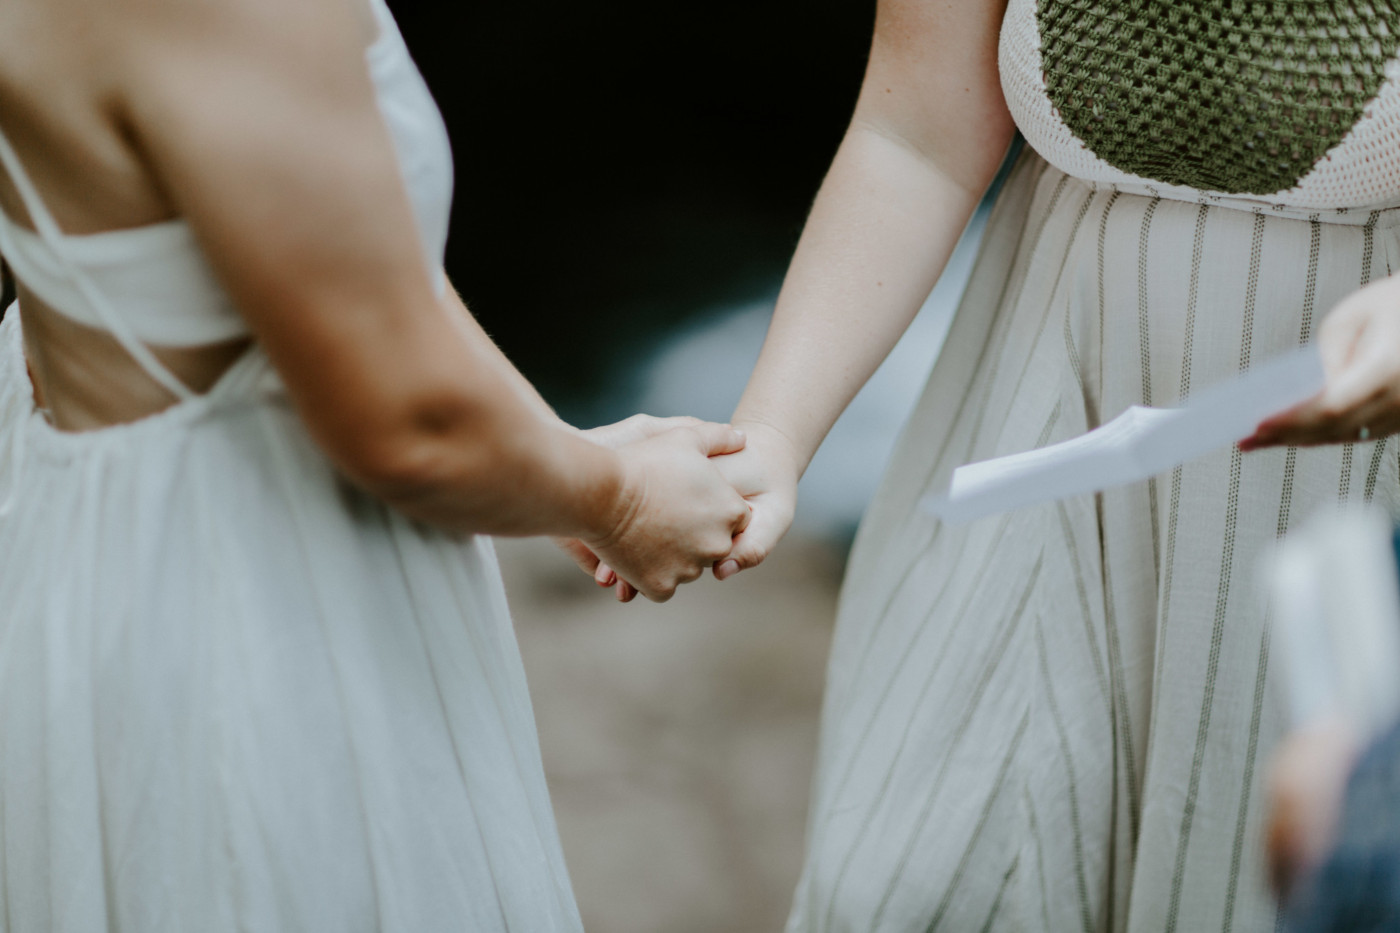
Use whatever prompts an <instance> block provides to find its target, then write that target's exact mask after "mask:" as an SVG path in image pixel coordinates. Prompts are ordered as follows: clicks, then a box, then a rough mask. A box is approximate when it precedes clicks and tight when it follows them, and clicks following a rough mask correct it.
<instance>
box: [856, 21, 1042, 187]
mask: <svg viewBox="0 0 1400 933" xmlns="http://www.w3.org/2000/svg"><path fill="white" fill-rule="evenodd" d="M1005 11H1006V0H880V4H879V11H878V14H877V16H876V21H875V38H874V42H873V45H872V47H871V53H870V63H869V65H868V67H867V69H866V75H865V83H864V85H863V86H862V88H861V94H860V101H859V103H858V104H857V106H856V115H855V123H856V125H861V126H865V127H867V128H869V129H871V130H873V131H875V132H878V133H881V134H883V135H886V136H889V137H891V138H894V139H896V140H898V141H899V142H901V143H902V144H905V145H907V146H910V147H911V148H913V149H915V150H916V151H918V152H919V153H920V154H921V155H922V156H924V157H926V158H928V159H930V160H931V161H934V162H936V163H937V164H938V166H939V168H940V169H941V170H942V171H944V172H945V173H946V174H947V175H948V176H949V177H950V178H952V179H953V180H955V181H957V182H958V183H959V184H962V185H963V186H965V187H968V188H969V189H970V190H971V191H972V193H973V194H974V195H978V194H980V193H981V190H982V188H983V187H985V185H986V184H987V182H988V181H990V179H991V175H992V173H994V172H995V170H996V166H997V164H998V163H999V162H1000V160H1001V158H1002V156H1003V155H1004V154H1005V152H1006V147H1007V145H1009V143H1010V140H1011V135H1012V132H1013V130H1014V124H1013V123H1012V121H1011V115H1010V113H1008V112H1007V109H1006V100H1005V97H1004V96H1003V94H1002V90H1001V80H1000V77H999V74H998V70H997V44H998V38H999V35H1000V32H1001V22H1002V18H1003V16H1004V14H1005Z"/></svg>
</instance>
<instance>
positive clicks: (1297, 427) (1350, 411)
mask: <svg viewBox="0 0 1400 933" xmlns="http://www.w3.org/2000/svg"><path fill="white" fill-rule="evenodd" d="M1318 342H1319V345H1320V352H1321V353H1322V357H1323V368H1324V370H1325V371H1326V373H1327V385H1326V387H1325V388H1324V389H1323V391H1322V392H1320V393H1319V394H1318V395H1317V396H1316V397H1315V398H1313V399H1310V400H1308V401H1307V402H1304V403H1303V404H1301V405H1298V406H1297V407H1295V408H1293V409H1290V410H1289V411H1286V412H1283V413H1282V414H1279V415H1276V416H1274V417H1272V418H1269V419H1267V420H1266V421H1264V422H1263V423H1262V424H1260V425H1259V428H1258V429H1257V430H1256V431H1255V433H1254V434H1253V435H1252V436H1250V437H1249V438H1247V439H1245V440H1244V441H1242V442H1241V444H1240V446H1241V448H1242V449H1244V450H1247V451H1248V450H1255V449H1257V448H1260V447H1271V446H1276V445H1282V444H1291V445H1298V446H1309V445H1316V444H1337V443H1348V442H1354V441H1358V440H1367V439H1373V438H1379V437H1384V436H1386V435H1388V434H1393V433H1395V432H1396V431H1397V429H1400V313H1397V311H1396V309H1389V310H1380V309H1379V305H1378V304H1376V303H1375V298H1374V297H1373V296H1371V295H1370V294H1369V293H1367V292H1362V293H1359V294H1358V295H1357V296H1355V297H1354V298H1353V299H1349V300H1348V301H1347V302H1344V303H1343V304H1342V305H1340V306H1339V307H1338V308H1337V310H1336V311H1334V312H1333V313H1332V314H1330V315H1328V317H1327V320H1326V321H1325V322H1324V325H1323V328H1322V330H1321V333H1320V335H1319V340H1318Z"/></svg>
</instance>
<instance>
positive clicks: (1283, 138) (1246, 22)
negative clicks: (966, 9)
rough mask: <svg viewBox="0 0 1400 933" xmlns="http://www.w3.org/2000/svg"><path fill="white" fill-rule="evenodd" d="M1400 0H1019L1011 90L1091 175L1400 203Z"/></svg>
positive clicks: (1195, 190)
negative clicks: (1266, 0) (1251, 0)
mask: <svg viewBox="0 0 1400 933" xmlns="http://www.w3.org/2000/svg"><path fill="white" fill-rule="evenodd" d="M1397 53H1400V3H1397V2H1395V0H1328V2H1309V3H1297V2H1285V3H1264V4H1261V3H1244V2H1240V0H1127V2H1121V3H1120V2H1109V0H1010V2H1009V5H1008V9H1007V13H1006V19H1005V21H1004V23H1003V26H1002V33H1001V49H1000V64H1001V75H1002V86H1003V89H1004V91H1005V94H1006V99H1007V103H1008V105H1009V107H1010V108H1011V113H1012V115H1013V116H1014V117H1015V119H1016V123H1017V125H1018V126H1019V127H1020V129H1021V132H1022V133H1023V134H1024V135H1025V137H1026V140H1027V142H1029V143H1030V145H1031V146H1032V147H1034V148H1035V149H1036V151H1037V152H1039V153H1040V154H1041V155H1042V156H1043V157H1044V158H1045V159H1046V160H1047V161H1049V162H1050V163H1051V164H1053V165H1055V166H1056V167H1057V168H1059V169H1061V170H1062V171H1064V172H1066V173H1067V174H1070V175H1073V176H1075V177H1078V178H1082V179H1084V180H1087V181H1091V182H1096V183H1104V184H1113V185H1116V186H1118V187H1120V188H1123V189H1125V190H1130V191H1138V192H1141V193H1155V194H1160V195H1162V196H1166V197H1173V198H1181V199H1185V200H1193V201H1194V200H1206V201H1212V202H1221V203H1232V202H1238V204H1239V205H1240V206H1247V205H1253V206H1268V207H1273V208H1277V209H1281V210H1287V209H1299V210H1335V209H1341V208H1350V209H1360V208H1380V207H1393V206H1397V205H1400V57H1398V56H1397Z"/></svg>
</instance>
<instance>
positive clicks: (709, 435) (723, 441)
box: [689, 422, 747, 457]
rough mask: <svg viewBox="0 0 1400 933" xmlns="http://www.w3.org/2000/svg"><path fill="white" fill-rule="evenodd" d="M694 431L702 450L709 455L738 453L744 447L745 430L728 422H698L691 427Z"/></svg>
mask: <svg viewBox="0 0 1400 933" xmlns="http://www.w3.org/2000/svg"><path fill="white" fill-rule="evenodd" d="M689 430H690V431H692V432H694V434H695V438H696V442H697V445H696V446H698V447H699V448H700V452H701V453H702V454H704V455H705V456H707V457H718V456H722V455H723V454H737V453H738V452H739V451H741V450H743V449H744V444H745V442H746V440H747V439H746V438H745V436H744V432H743V431H740V430H739V429H738V428H735V427H731V426H730V425H727V424H710V423H708V422H707V423H705V424H697V425H694V426H693V427H691V428H689Z"/></svg>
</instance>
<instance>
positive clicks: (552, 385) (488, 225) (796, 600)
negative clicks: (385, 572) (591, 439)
mask: <svg viewBox="0 0 1400 933" xmlns="http://www.w3.org/2000/svg"><path fill="white" fill-rule="evenodd" d="M390 5H391V6H392V7H393V8H394V11H395V14H396V16H397V17H398V19H399V23H400V27H401V28H402V30H403V32H404V34H405V37H406V39H407V40H408V44H409V46H410V48H411V50H412V51H413V53H414V57H415V58H416V59H417V61H418V64H419V66H420V68H421V69H422V71H423V73H424V75H425V76H426V78H427V80H428V83H429V85H430V86H431V87H432V89H433V92H434V95H435V96H436V98H437V100H438V103H439V105H440V106H441V108H442V110H443V113H444V115H445V117H446V119H447V122H448V126H449V130H450V131H451V135H452V141H453V146H454V150H455V155H456V161H457V194H456V201H455V208H454V216H453V235H452V240H451V242H450V244H449V249H448V267H449V272H450V273H451V275H452V277H453V280H454V281H455V283H456V284H457V287H458V288H459V289H460V290H461V291H462V293H463V295H464V296H465V297H466V299H467V302H468V304H469V305H470V307H471V308H472V310H473V312H474V313H475V314H476V316H477V317H478V318H479V319H480V320H481V322H482V323H483V325H484V326H485V327H486V329H487V330H488V331H489V332H490V333H491V334H492V335H493V336H494V337H495V338H496V340H497V341H498V342H499V343H500V345H501V347H502V348H503V349H504V351H505V352H506V354H507V355H508V356H509V357H510V358H511V359H512V360H514V361H515V363H516V365H518V366H519V367H520V368H521V370H523V371H524V373H525V374H526V375H527V376H528V377H529V378H530V379H531V380H532V381H533V382H534V383H535V384H536V385H537V386H539V387H540V389H541V391H542V392H543V393H544V395H545V397H546V398H547V399H548V400H549V401H550V403H551V404H553V405H554V406H555V408H556V409H558V410H559V412H560V413H561V414H562V415H563V416H564V417H565V418H567V419H568V420H570V421H572V422H573V423H575V424H579V425H582V426H589V425H593V424H600V423H604V422H608V421H613V420H616V419H618V418H622V417H625V416H626V415H629V414H632V413H633V412H636V411H648V412H650V413H652V414H658V415H667V414H693V415H698V416H701V417H705V418H711V419H715V420H725V419H727V418H728V416H729V414H730V412H731V410H732V408H733V405H734V403H735V402H736V401H737V400H738V397H739V394H740V392H741V391H742V389H743V382H744V380H745V378H746V377H747V375H748V372H749V369H750V368H751V366H752V364H753V362H754V360H755V359H756V358H757V356H758V350H759V346H760V344H761V342H762V339H763V334H764V330H765V328H766V326H767V321H768V317H769V314H770V312H771V309H772V302H773V299H774V298H775V296H776V294H777V290H778V286H779V284H780V282H781V277H782V273H783V270H784V267H785V265H786V263H787V260H788V258H789V256H790V254H791V252H792V249H793V247H794V246H795V244H796V241H797V237H798V235H799V233H800V231H801V225H802V222H803V219H804V217H805V215H806V212H807V208H808V206H809V205H810V203H811V200H812V198H813V196H814V195H815V193H816V190H817V187H818V185H819V184H820V181H821V178H822V175H823V174H824V172H825V170H826V167H827V165H828V163H829V162H830V160H831V157H832V155H833V154H834V152H835V150H836V146H837V144H838V143H839V141H840V138H841V134H842V132H843V130H844V128H845V125H846V122H847V120H848V119H849V116H850V112H851V109H852V107H853V105H854V103H855V98H856V93H857V91H858V89H859V85H860V78H861V73H862V70H863V67H864V61H865V55H866V51H867V48H868V45H869V41H870V33H871V27H872V25H873V22H874V7H875V4H874V0H857V2H849V0H846V2H840V3H837V2H833V0H802V2H797V0H767V2H764V3H753V2H751V0H749V2H738V0H719V2H711V3H707V4H705V5H703V6H691V7H680V6H670V5H666V4H655V3H647V4H643V3H641V2H638V0H607V2H604V3H595V4H573V3H562V2H553V0H542V2H535V3H497V4H480V3H462V4H450V5H449V4H436V3H421V2H419V3H409V2H406V0H400V2H395V0H390ZM974 226H976V225H974ZM972 235H973V236H974V237H975V231H974V232H973V234H972ZM966 239H968V238H965V240H966ZM968 247H969V243H968V242H965V243H964V244H963V247H962V248H961V249H960V252H959V254H958V256H957V257H955V262H954V267H953V269H952V270H950V273H949V274H948V275H946V276H945V277H944V281H943V282H942V283H940V285H939V288H938V289H937V290H935V294H934V295H933V296H932V298H931V299H930V301H929V303H928V304H927V305H926V306H925V308H924V311H923V312H922V313H921V314H920V317H919V319H918V320H917V321H916V323H915V325H914V327H913V328H912V329H911V331H910V333H909V335H908V337H907V338H906V340H905V341H904V342H903V343H902V344H901V346H900V347H899V348H898V349H897V350H896V352H895V354H894V355H893V356H892V357H891V359H890V361H889V362H888V363H887V364H886V366H885V367H884V368H883V369H882V370H881V372H880V374H879V375H878V376H877V378H876V379H875V380H874V381H873V382H872V384H871V385H870V386H869V387H868V389H867V391H866V392H865V393H863V394H862V396H861V397H860V398H859V399H858V400H857V402H856V403H855V404H854V405H853V406H852V410H851V411H850V412H848V415H847V417H846V418H845V419H843V421H842V423H841V424H840V425H838V427H837V429H836V430H835V432H833V436H832V438H831V439H830V441H829V442H828V444H827V445H826V447H824V448H823V451H822V453H821V454H820V455H819V457H818V460H817V461H816V462H815V463H814V464H813V466H812V468H811V470H810V471H809V473H808V475H807V477H806V478H805V479H804V481H803V491H802V496H803V499H802V503H801V506H800V509H801V513H800V516H799V521H798V524H797V526H796V527H795V529H794V531H793V532H792V533H791V534H790V535H789V536H788V538H787V540H786V541H785V542H784V546H783V547H782V548H780V549H779V551H778V553H777V554H775V555H774V557H773V558H771V559H770V560H769V561H768V562H767V563H766V564H765V565H764V566H763V567H762V568H760V569H758V570H756V571H753V572H749V573H745V574H741V575H739V577H737V578H735V579H733V580H730V581H726V582H725V583H723V584H720V583H717V582H716V581H714V580H713V579H706V580H704V581H702V582H700V583H697V584H695V585H693V586H691V587H688V588H686V589H685V590H683V591H682V592H681V593H680V594H679V595H678V596H677V597H676V598H675V599H674V600H673V601H672V602H670V603H668V604H666V605H665V606H653V605H650V604H645V603H641V602H639V603H634V604H632V605H630V606H619V605H618V604H616V603H613V602H612V601H610V600H609V598H608V596H607V594H606V593H603V592H599V591H598V590H597V589H596V588H595V587H593V585H592V583H591V581H590V580H589V579H588V578H587V577H585V576H584V575H583V574H581V573H579V572H578V571H577V569H575V568H574V567H573V565H572V564H571V563H569V562H568V561H567V560H566V559H564V558H563V557H562V555H559V554H557V553H555V552H554V551H553V549H552V548H551V546H550V545H549V544H548V543H547V542H515V541H503V542H501V543H500V553H501V558H502V563H503V569H504V571H505V574H506V578H507V586H508V588H509V590H510V595H511V602H512V608H513V611H514V614H515V618H516V624H517V628H518V631H519V633H520V640H521V646H522V650H523V651H524V654H525V661H526V666H527V668H528V670H529V674H530V679H531V688H532V692H533V695H534V699H535V708H536V716H537V718H538V721H539V726H540V733H541V742H542V747H543V751H544V758H545V766H546V770H547V771H548V774H549V778H550V783H551V790H552V792H553V795H554V801H555V805H556V808H557V811H558V815H559V822H560V828H561V832H562V834H563V838H564V846H565V850H566V853H567V856H568V859H569V865H570V871H571V874H572V876H573V879H574V883H575V887H576V890H577V893H578V898H579V902H580V906H581V908H582V910H583V914H584V920H585V923H586V925H587V926H588V929H589V930H590V931H597V933H655V931H666V933H692V931H693V933H702V931H703V933H716V931H724V933H750V931H752V933H758V931H774V930H779V929H781V927H782V924H783V920H784V918H785V916H786V913H787V908H788V903H789V899H790V897H791V894H792V888H793V885H794V884H795V883H796V880H797V874H798V870H799V868H800V859H801V847H802V838H803V829H804V818H805V809H806V803H807V792H808V782H809V779H810V771H811V767H812V762H813V759H814V756H815V751H816V723H817V714H818V707H819V704H820V698H821V688H822V680H823V674H824V666H825V654H826V649H827V644H828V641H829V636H830V629H831V624H832V621H833V618H834V615H835V598H836V593H837V588H838V586H839V583H840V576H841V568H842V565H843V562H844V559H845V551H846V548H847V547H848V545H849V541H850V537H851V535H852V533H853V532H854V528H855V524H856V522H857V521H858V519H859V515H860V512H861V510H862V509H863V507H864V505H865V502H866V501H867V500H868V498H869V496H870V494H871V492H872V491H873V486H874V483H875V482H876V481H877V479H878V477H879V474H880V472H881V469H882V467H883V464H884V462H885V460H886V459H887V457H888V455H889V451H890V448H891V446H892V445H893V442H894V439H895V436H896V434H897V432H898V428H899V425H900V423H901V422H902V421H903V419H904V417H905V416H906V414H907V412H908V410H909V407H910V406H911V405H912V403H913V401H914V399H915V396H916V395H917V393H918V390H919V388H920V387H921V386H922V384H923V381H924V379H925V378H926V376H927V373H928V370H929V367H930V366H931V365H932V362H933V359H934V357H935V355H936V354H937V350H938V346H939V344H940V342H941V340H942V334H943V332H944V330H945V329H946V326H947V321H948V318H949V314H950V311H951V307H952V305H953V303H954V301H955V300H956V297H957V294H958V293H959V292H960V290H961V287H962V281H963V279H964V277H965V273H966V268H967V265H968V260H969V249H968Z"/></svg>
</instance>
